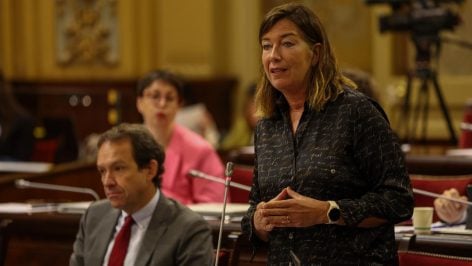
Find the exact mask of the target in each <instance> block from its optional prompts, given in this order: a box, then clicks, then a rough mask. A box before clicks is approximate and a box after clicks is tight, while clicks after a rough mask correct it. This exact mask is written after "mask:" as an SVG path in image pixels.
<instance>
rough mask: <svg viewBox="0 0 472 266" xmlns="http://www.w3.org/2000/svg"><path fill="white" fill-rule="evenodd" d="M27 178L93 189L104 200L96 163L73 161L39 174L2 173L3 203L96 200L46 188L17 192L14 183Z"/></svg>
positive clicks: (1, 200) (0, 179)
mask: <svg viewBox="0 0 472 266" xmlns="http://www.w3.org/2000/svg"><path fill="white" fill-rule="evenodd" d="M18 179H25V180H28V181H32V182H40V183H47V184H55V185H65V186H73V187H85V188H90V189H93V190H94V191H95V192H97V193H98V194H99V196H100V197H101V198H104V197H105V194H104V192H103V187H102V184H101V181H100V177H99V175H98V172H97V167H96V165H95V163H90V162H79V161H77V162H72V163H65V164H58V165H55V166H54V167H53V168H52V169H51V170H50V171H47V172H45V173H39V174H31V173H9V174H5V173H1V174H0V202H22V201H30V200H39V201H48V202H51V201H53V202H61V201H86V200H93V197H92V196H90V195H88V194H81V193H71V192H63V191H53V190H44V189H32V188H31V189H18V188H16V187H15V181H16V180H18Z"/></svg>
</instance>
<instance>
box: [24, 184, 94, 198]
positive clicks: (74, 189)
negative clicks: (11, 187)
mask: <svg viewBox="0 0 472 266" xmlns="http://www.w3.org/2000/svg"><path fill="white" fill-rule="evenodd" d="M15 186H16V187H17V188H39V189H49V190H59V191H67V192H76V193H85V194H89V195H92V196H93V197H94V198H95V200H99V199H100V197H99V196H98V194H97V192H95V191H93V189H91V188H83V187H72V186H62V185H53V184H44V183H37V182H30V181H26V180H24V179H18V180H16V181H15Z"/></svg>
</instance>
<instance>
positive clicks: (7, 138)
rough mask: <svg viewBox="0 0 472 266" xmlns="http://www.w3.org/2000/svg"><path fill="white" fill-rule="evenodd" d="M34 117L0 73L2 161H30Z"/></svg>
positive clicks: (0, 152) (0, 146) (0, 156)
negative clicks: (15, 95)
mask: <svg viewBox="0 0 472 266" xmlns="http://www.w3.org/2000/svg"><path fill="white" fill-rule="evenodd" d="M33 129H34V119H33V118H32V117H31V116H30V115H29V114H28V113H27V112H26V110H24V109H23V108H22V107H21V106H20V105H19V104H18V102H17V101H16V99H15V97H14V95H13V93H12V92H11V88H10V87H9V86H7V84H6V82H5V80H4V79H3V75H2V73H0V161H30V160H31V156H32V154H33V150H34V135H33Z"/></svg>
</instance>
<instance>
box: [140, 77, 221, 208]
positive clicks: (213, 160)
mask: <svg viewBox="0 0 472 266" xmlns="http://www.w3.org/2000/svg"><path fill="white" fill-rule="evenodd" d="M183 90H184V85H183V81H182V80H181V79H180V78H179V77H178V76H177V75H175V74H173V73H171V72H169V71H165V70H157V71H152V72H150V73H148V74H147V75H146V76H144V77H143V78H142V79H140V80H139V82H138V90H137V94H138V98H137V100H136V104H137V108H138V111H139V113H141V115H142V116H143V120H144V125H145V126H146V128H147V129H148V130H149V131H150V132H151V134H152V135H153V136H154V138H155V140H156V141H157V142H158V143H159V144H160V145H162V146H163V147H164V148H165V153H166V160H165V162H164V169H165V172H164V175H163V176H162V191H163V193H164V194H165V195H166V196H168V197H170V198H173V199H176V200H178V201H179V202H180V203H182V204H192V203H201V202H223V196H224V185H223V184H220V183H215V182H211V181H207V180H203V179H200V178H193V177H191V176H190V175H189V174H188V173H189V171H190V170H193V169H195V170H198V171H202V172H204V173H206V174H209V175H212V176H217V177H221V178H222V180H224V179H223V175H224V166H223V163H222V162H221V159H220V157H219V155H218V153H217V152H216V151H215V149H214V148H213V146H212V145H211V144H210V143H209V142H207V141H206V140H205V139H204V138H203V137H201V136H200V135H198V134H197V133H195V132H193V131H191V130H190V129H187V128H185V127H183V126H180V125H178V124H177V123H176V122H175V116H176V114H177V112H178V111H179V109H180V107H181V106H182V103H183V95H184V92H183Z"/></svg>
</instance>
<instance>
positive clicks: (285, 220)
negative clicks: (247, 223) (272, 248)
mask: <svg viewBox="0 0 472 266" xmlns="http://www.w3.org/2000/svg"><path fill="white" fill-rule="evenodd" d="M328 208H329V204H328V202H327V201H320V200H317V199H313V198H310V197H306V196H303V195H301V194H299V193H297V192H295V191H294V190H293V189H291V188H290V187H287V188H284V189H283V190H282V191H281V192H280V193H279V194H278V195H277V196H276V197H275V198H273V199H271V200H270V201H269V202H264V201H263V202H260V203H259V204H258V205H257V207H256V212H255V214H254V226H255V228H256V230H257V232H258V233H260V234H263V235H265V234H266V233H268V232H270V231H272V229H274V228H275V227H309V226H313V225H317V224H324V223H326V222H327V216H326V213H327V211H328ZM264 232H266V233H264ZM264 238H265V237H263V239H264Z"/></svg>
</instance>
